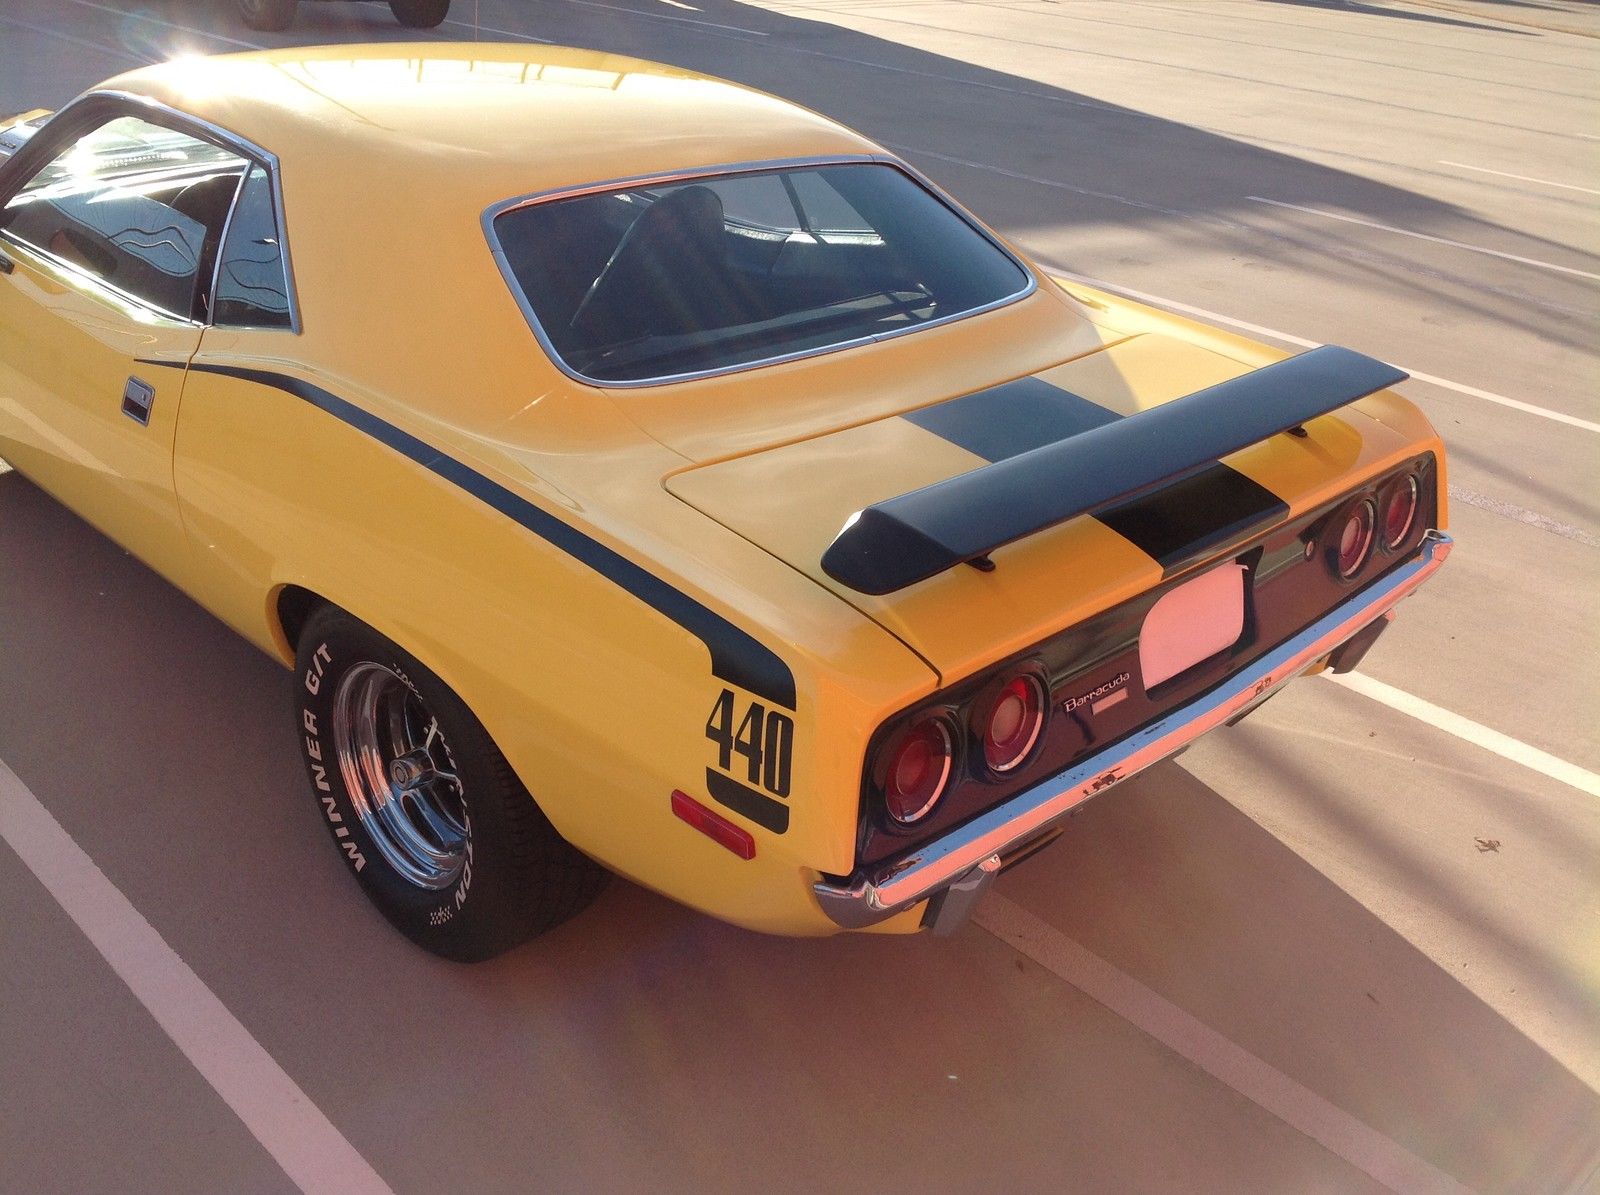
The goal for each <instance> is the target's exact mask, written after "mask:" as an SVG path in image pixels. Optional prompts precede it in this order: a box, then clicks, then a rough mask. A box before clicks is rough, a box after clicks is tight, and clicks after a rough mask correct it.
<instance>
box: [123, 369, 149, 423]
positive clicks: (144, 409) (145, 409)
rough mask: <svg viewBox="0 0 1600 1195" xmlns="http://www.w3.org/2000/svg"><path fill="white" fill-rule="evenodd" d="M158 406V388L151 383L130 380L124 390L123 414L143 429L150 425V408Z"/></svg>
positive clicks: (135, 379)
mask: <svg viewBox="0 0 1600 1195" xmlns="http://www.w3.org/2000/svg"><path fill="white" fill-rule="evenodd" d="M155 405H156V388H155V387H154V386H152V385H151V384H150V383H149V382H142V381H140V380H139V379H138V378H129V379H128V384H127V385H126V386H124V387H123V388H122V413H123V414H124V415H126V416H127V417H128V418H129V419H131V420H133V421H134V422H135V423H137V424H139V425H140V426H141V427H148V426H149V425H150V408H151V407H153V406H155Z"/></svg>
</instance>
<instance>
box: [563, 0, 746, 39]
mask: <svg viewBox="0 0 1600 1195" xmlns="http://www.w3.org/2000/svg"><path fill="white" fill-rule="evenodd" d="M567 3H568V4H576V5H578V6H579V7H581V8H603V9H606V10H608V11H610V12H625V13H627V14H628V15H629V16H630V17H645V18H647V19H648V20H651V21H676V22H677V23H678V24H680V25H703V26H705V27H706V28H707V29H727V30H729V31H730V32H733V33H746V34H749V35H750V36H751V37H766V36H767V35H766V34H765V33H763V32H761V30H759V29H746V28H744V26H742V25H721V24H718V23H717V22H716V21H702V20H699V19H698V18H696V17H674V16H669V15H668V14H666V13H664V12H640V11H639V10H638V9H637V8H625V7H623V6H622V5H620V4H598V3H596V2H595V0H567Z"/></svg>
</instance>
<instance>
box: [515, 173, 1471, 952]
mask: <svg viewBox="0 0 1600 1195" xmlns="http://www.w3.org/2000/svg"><path fill="white" fill-rule="evenodd" d="M913 200H914V202H915V204H920V205H921V206H920V208H918V211H919V212H920V214H919V215H918V217H917V225H916V227H915V229H908V228H907V226H906V223H905V221H904V217H903V215H902V214H903V213H905V212H906V211H908V210H910V209H911V206H912V201H913ZM790 211H792V212H793V218H792V220H791V218H790V216H789V215H788V213H789V212H790ZM824 211H826V213H827V216H826V218H823V216H822V215H821V213H822V212H824ZM486 224H487V227H488V229H489V231H490V234H491V235H490V243H491V246H492V247H493V248H494V250H495V251H496V255H497V258H498V260H499V263H500V266H501V270H502V272H503V274H504V275H505V277H506V279H507V282H508V283H509V284H510V286H511V289H512V290H513V293H515V294H517V295H518V297H519V299H521V301H522V302H523V306H524V314H525V315H526V316H527V318H528V320H529V323H530V325H531V327H532V329H533V331H534V333H535V334H536V335H537V336H538V337H539V339H540V341H541V343H542V344H543V345H544V347H545V349H546V351H547V352H549V353H550V355H551V357H552V359H553V360H555V361H556V363H557V364H558V365H559V366H560V367H561V368H562V369H563V370H564V371H565V372H566V373H567V374H568V375H569V376H570V378H571V379H572V380H573V381H574V382H576V383H578V384H579V385H580V386H582V387H584V388H589V389H590V390H591V392H593V390H594V389H599V390H603V391H609V395H608V397H609V398H610V400H611V402H613V403H614V404H615V406H616V407H617V409H619V410H621V411H624V412H626V414H627V416H628V418H629V419H630V421H632V422H633V423H634V424H635V425H636V426H638V427H639V428H640V429H641V430H642V431H643V432H644V433H645V434H647V435H648V436H650V437H651V438H652V439H654V440H656V441H657V442H659V443H660V444H661V445H663V446H665V447H666V448H668V449H670V450H671V451H673V452H674V453H676V454H677V455H678V457H679V458H681V459H682V460H683V461H684V464H683V465H682V467H680V468H677V469H675V470H673V471H671V472H670V473H668V474H667V475H666V476H665V477H664V478H662V479H661V485H662V486H663V487H664V488H665V490H666V492H667V493H668V494H670V495H672V496H673V497H675V498H676V499H678V500H679V501H681V502H682V503H683V504H685V505H686V506H687V507H689V508H692V509H693V510H694V511H697V512H699V513H700V514H701V515H704V516H706V517H707V518H709V519H711V520H713V521H715V522H716V523H718V524H720V525H721V526H722V527H723V528H725V529H727V530H729V531H732V532H734V533H735V534H737V535H738V536H739V537H741V538H742V539H744V540H745V541H747V542H748V543H749V544H751V545H753V546H754V547H756V548H758V549H760V550H761V551H763V552H765V553H767V554H769V555H770V556H771V557H774V558H776V560H777V561H779V562H781V563H783V564H786V565H788V566H789V567H790V568H792V569H793V570H794V571H795V572H796V573H798V574H800V575H802V576H804V577H806V578H809V579H810V580H811V581H813V582H815V584H816V585H818V586H820V587H822V588H823V589H825V590H827V591H829V592H830V593H831V594H832V595H833V596H834V597H836V598H837V599H839V600H840V601H842V602H844V603H847V604H848V605H849V606H850V607H853V608H854V609H855V610H856V611H858V612H859V614H860V615H862V616H863V617H865V618H866V619H868V620H870V621H871V622H872V623H874V624H876V626H877V628H878V629H880V630H882V631H885V632H887V633H888V634H889V635H891V636H893V637H894V639H896V640H898V641H899V642H900V643H901V644H903V645H904V646H905V647H906V648H907V649H909V650H910V652H912V653H913V654H914V655H915V657H917V658H918V659H920V660H921V661H922V662H923V663H924V664H925V665H926V667H927V669H928V673H929V677H930V681H929V683H925V684H922V685H920V686H918V687H916V688H914V689H908V690H907V691H906V692H905V694H904V698H903V700H901V701H899V702H891V703H888V704H886V705H880V707H879V708H880V709H881V710H882V714H881V716H880V717H878V718H877V719H875V720H874V722H873V723H872V724H870V725H869V726H868V727H867V728H865V729H858V728H857V727H858V725H859V723H853V724H852V725H851V726H850V727H848V729H847V728H846V727H843V726H829V725H824V724H821V723H820V722H818V723H817V724H815V725H807V724H804V719H802V720H801V723H800V724H797V725H796V726H795V727H794V728H793V730H792V734H793V742H794V744H795V747H794V749H795V752H796V755H797V758H801V757H803V756H806V755H808V754H810V755H815V756H816V757H817V758H818V759H819V760H822V759H824V757H825V759H826V760H827V761H828V766H827V767H826V768H823V767H821V766H819V767H818V768H816V769H808V771H811V772H812V774H814V775H821V774H824V773H825V774H826V775H827V776H828V778H829V780H830V784H832V783H840V782H843V783H848V784H850V785H852V786H853V788H854V790H855V791H854V792H853V793H851V794H849V795H850V796H852V797H853V798H854V801H853V803H854V808H855V817H854V819H853V823H852V824H849V825H842V826H838V827H834V828H832V829H830V830H829V832H828V833H829V836H830V837H832V836H834V835H841V836H845V837H846V839H847V842H848V846H847V847H845V849H841V850H836V851H833V852H831V854H832V855H833V856H834V861H832V862H830V863H828V864H826V865H824V866H822V867H813V868H812V869H810V871H809V874H803V875H802V877H801V879H802V881H803V882H805V883H808V884H809V885H810V889H811V890H810V892H809V893H808V894H807V895H808V899H810V900H814V902H815V903H814V904H812V905H811V914H810V918H807V917H806V916H803V915H801V914H800V913H799V912H797V913H796V915H795V918H794V921H795V929H796V931H797V932H814V931H815V929H816V928H817V924H816V921H815V918H816V914H817V910H818V908H819V907H820V912H821V914H822V915H823V921H822V925H824V926H827V925H831V926H833V927H835V928H843V929H865V928H869V927H873V926H879V925H883V926H885V928H890V926H889V924H888V923H891V922H892V928H896V929H903V928H907V926H908V924H911V922H910V915H911V914H912V913H913V911H914V910H916V909H917V908H918V907H919V906H925V907H924V909H923V912H922V914H921V924H923V925H926V926H932V927H934V928H937V929H947V928H950V927H952V926H953V925H956V924H959V923H960V921H961V919H962V917H963V916H964V915H965V913H966V911H967V910H968V909H969V908H970V906H971V901H972V900H973V898H975V897H976V895H977V894H979V893H980V892H981V891H982V890H983V888H984V887H986V886H987V884H988V883H989V882H990V881H991V880H992V878H993V877H994V876H995V875H996V874H998V872H999V871H1000V870H1002V869H1003V868H1004V867H1006V866H1008V865H1010V864H1012V863H1014V862H1016V861H1018V860H1019V859H1021V858H1023V857H1026V856H1027V855H1028V854H1030V853H1031V852H1032V851H1034V850H1036V849H1038V848H1039V847H1040V846H1042V845H1044V843H1045V842H1047V841H1048V840H1049V838H1050V836H1051V835H1053V834H1055V833H1057V832H1058V831H1059V829H1060V823H1061V821H1062V820H1063V819H1064V818H1065V817H1066V816H1067V815H1068V814H1069V813H1070V812H1071V810H1072V809H1073V808H1074V807H1076V806H1077V805H1078V804H1080V803H1081V802H1082V801H1083V800H1086V799H1087V798H1088V797H1090V796H1092V795H1095V794H1097V793H1099V792H1102V791H1104V790H1105V789H1106V788H1108V787H1110V786H1112V785H1114V784H1115V783H1117V782H1118V781H1120V780H1122V779H1125V778H1127V777H1128V776H1130V775H1132V774H1134V773H1135V772H1137V771H1139V770H1141V769H1143V768H1145V767H1148V766H1150V765H1151V764H1153V763H1155V762H1157V761H1158V760H1160V759H1163V758H1166V757H1168V756H1170V755H1172V754H1174V753H1176V752H1178V751H1180V750H1182V749H1183V747H1185V746H1186V745H1187V744H1188V743H1190V742H1192V741H1193V740H1194V739H1195V738H1196V737H1198V736H1199V735H1200V734H1203V733H1205V732H1206V731H1207V730H1210V729H1213V728H1215V727H1217V726H1221V725H1224V724H1226V723H1227V722H1229V721H1232V720H1234V719H1236V718H1238V717H1241V716H1243V715H1244V714H1245V713H1247V712H1249V710H1250V709H1252V708H1254V706H1255V705H1257V704H1259V703H1260V702H1261V701H1262V700H1265V699H1266V698H1267V697H1268V696H1270V695H1271V694H1272V693H1273V692H1275V691H1276V690H1277V689H1278V688H1279V687H1280V686H1281V685H1282V684H1284V683H1285V682H1286V681H1288V680H1289V679H1292V678H1293V677H1295V676H1298V675H1300V674H1302V673H1304V672H1307V671H1310V670H1314V669H1317V668H1321V667H1326V666H1332V667H1338V668H1348V667H1352V666H1353V665H1354V663H1355V661H1356V660H1357V659H1358V658H1359V656H1360V654H1361V652H1363V651H1364V650H1365V648H1366V647H1367V646H1369V645H1370V643H1371V640H1372V639H1373V638H1374V637H1375V635H1376V634H1377V632H1378V631H1379V630H1381V628H1382V626H1383V625H1384V622H1385V620H1386V619H1387V617H1388V616H1389V615H1390V613H1391V612H1392V610H1393V608H1394V607H1395V605H1396V604H1397V603H1398V602H1399V601H1400V600H1401V599H1403V598H1404V597H1405V596H1406V595H1407V594H1409V593H1410V592H1412V591H1413V590H1414V589H1415V588H1416V587H1417V586H1418V585H1420V584H1421V583H1422V582H1423V581H1424V580H1425V579H1426V578H1427V577H1428V576H1429V575H1430V574H1431V573H1432V572H1433V571H1434V570H1435V569H1437V568H1438V567H1439V565H1440V564H1441V563H1442V561H1443V560H1444V558H1445V556H1446V554H1447V553H1448V550H1449V541H1448V539H1447V537H1445V536H1444V535H1443V534H1442V532H1440V530H1439V528H1440V527H1442V525H1443V516H1444V511H1443V502H1442V495H1443V493H1444V486H1443V448H1442V445H1441V444H1440V443H1439V441H1438V439H1437V437H1436V435H1435V434H1434V433H1433V430H1432V429H1431V428H1430V427H1429V426H1428V425H1427V422H1426V420H1424V419H1423V418H1422V417H1421V415H1420V414H1419V413H1418V412H1417V411H1416V410H1415V408H1413V407H1411V406H1410V404H1408V403H1406V402H1405V401H1404V400H1403V399H1400V398H1399V397H1398V396H1396V395H1394V394H1393V393H1392V391H1391V390H1390V389H1389V388H1390V387H1391V386H1392V385H1393V384H1395V383H1396V382H1398V381H1400V380H1402V379H1403V378H1404V374H1403V373H1401V372H1400V371H1398V370H1395V369H1393V368H1392V367H1389V366H1386V365H1384V364H1383V363H1381V362H1377V361H1373V360H1371V359H1370V358H1365V357H1362V356H1360V355H1359V354H1356V353H1351V352H1349V351H1347V350H1341V349H1334V348H1327V349H1322V350H1317V351H1316V352H1314V353H1312V354H1307V355H1305V356H1303V357H1301V358H1297V359H1290V360H1282V359H1281V354H1277V353H1274V352H1272V351H1271V350H1268V349H1265V348H1263V347H1262V346H1259V345H1252V344H1249V343H1248V342H1244V341H1241V340H1238V339H1237V338H1232V337H1228V336H1226V335H1223V334H1219V333H1216V332H1215V331H1214V330H1209V329H1204V328H1202V327H1199V326H1197V325H1191V324H1187V323H1186V322H1185V321H1181V320H1177V319H1174V318H1171V317H1166V316H1164V315H1161V314H1160V313H1156V312H1152V311H1150V310H1148V309H1144V308H1139V307H1137V306H1134V305H1129V304H1120V303H1118V302H1116V301H1114V300H1111V299H1109V298H1108V297H1106V296H1099V295H1093V294H1086V293H1085V294H1078V295H1070V294H1068V293H1065V292H1064V291H1062V290H1061V289H1059V288H1058V287H1057V286H1056V284H1055V283H1053V282H1052V281H1050V280H1049V279H1046V278H1042V277H1041V276H1040V275H1039V274H1038V273H1037V272H1036V271H1034V270H1032V269H1031V268H1030V267H1028V266H1027V265H1026V264H1025V263H1024V262H1023V261H1022V260H1021V259H1020V258H1019V257H1018V256H1016V255H1015V254H1013V253H1012V252H1011V251H1010V250H1009V249H1008V248H1007V247H1005V246H1004V245H1003V244H1001V243H1000V242H999V241H998V239H997V238H994V237H993V236H992V234H990V233H989V232H987V231H986V230H983V229H981V228H980V227H979V226H977V225H976V224H975V223H973V222H971V221H970V218H969V217H967V216H966V215H965V213H962V212H960V211H959V209H956V208H954V206H953V205H950V204H949V203H948V201H947V200H945V199H943V198H942V197H939V196H937V194H936V193H934V192H932V191H931V190H928V189H925V187H924V185H923V183H922V182H921V180H918V179H916V178H915V176H914V175H912V174H911V173H910V172H909V171H905V170H902V169H901V168H900V167H898V166H897V165H894V164H890V163H885V162H883V161H881V160H877V159H872V160H868V159H861V158H855V159H852V158H848V157H841V158H838V159H828V160H818V161H815V162H806V163H800V164H773V163H752V164H751V165H750V166H748V167H741V168H737V169H735V170H729V169H728V168H718V169H717V170H708V171H704V172H692V173H689V174H684V175H673V176H670V177H663V178H651V179H644V180H636V181H634V182H631V183H619V184H616V185H614V186H612V187H600V188H595V187H588V188H580V189H577V190H575V191H573V192H571V193H555V194H541V195H536V196H532V197H528V198H525V199H521V200H515V201H509V202H508V203H506V204H503V205H500V206H499V207H497V208H496V209H493V210H491V212H490V213H489V214H488V216H487V217H486ZM569 244H583V245H588V246H590V247H591V249H592V250H593V253H592V256H593V261H592V262H584V263H580V264H581V268H577V267H576V266H573V261H572V255H571V254H566V255H565V256H562V255H555V254H552V253H551V252H550V251H549V250H548V248H546V247H548V246H559V245H569ZM951 245H956V246H958V249H959V251H957V250H956V249H953V248H949V246H951ZM950 262H954V263H956V264H955V266H953V267H951V268H950V270H949V271H948V272H942V269H943V266H944V264H945V263H950ZM568 274H570V275H571V277H570V278H568V277H567V275H568ZM795 296H799V297H795ZM797 646H798V645H797ZM804 646H805V648H806V649H807V653H808V655H809V656H810V657H811V658H812V659H814V660H821V659H825V658H826V656H827V650H828V645H826V644H806V645H804ZM840 650H841V652H842V650H843V648H842V645H841V647H840ZM841 659H842V657H841ZM847 673H848V669H846V668H844V667H843V666H841V671H840V678H841V683H842V681H843V679H846V678H847ZM804 705H805V701H804V695H802V707H804ZM707 733H708V737H713V738H714V737H715V736H714V735H713V734H712V728H711V726H710V725H709V724H708V731H707ZM857 734H859V735H860V736H861V737H859V738H856V737H854V736H856V735H857ZM729 737H730V741H733V742H736V740H735V739H734V738H733V728H732V727H730V728H729ZM724 754H725V755H727V754H728V753H727V752H725V753H724ZM730 762H732V763H736V762H737V761H735V760H732V759H731V756H729V758H728V759H726V760H724V763H730ZM720 770H721V771H725V770H726V768H723V769H720ZM852 772H853V775H851V773H852ZM718 773H719V769H718V768H710V769H708V770H707V774H708V778H717V774H718ZM800 775H801V771H800V770H799V769H798V768H797V772H796V776H797V777H798V776H800ZM720 780H726V777H720ZM720 780H719V783H720ZM754 783H755V781H754V780H752V784H754ZM722 787H726V785H725V784H724V785H722ZM730 791H731V790H730ZM690 795H692V796H694V797H695V798H697V799H698V797H699V796H700V795H701V794H700V793H699V792H698V790H697V791H696V792H695V793H693V794H690ZM758 795H759V794H758ZM844 795H845V794H837V793H829V794H828V802H827V804H828V805H829V806H831V807H832V808H833V809H839V808H840V807H841V804H842V803H841V802H840V801H839V799H838V798H839V797H841V796H844ZM705 796H706V798H707V803H706V805H705V807H706V808H710V807H711V806H719V812H720V815H721V816H724V817H726V816H728V814H729V812H731V813H732V814H734V815H736V816H735V817H734V819H733V820H734V821H735V823H736V824H742V823H740V822H739V818H740V817H747V815H748V812H749V810H748V808H741V807H740V804H739V803H738V802H735V801H731V800H724V799H723V798H721V797H719V796H718V785H715V784H710V783H709V779H708V791H707V792H706V794H705ZM766 804H776V805H779V806H781V813H782V816H783V820H784V822H785V824H788V823H789V813H790V810H791V809H792V810H793V815H794V824H795V825H797V826H798V825H802V824H806V823H808V822H809V821H810V820H811V814H812V813H813V812H814V811H815V810H816V809H817V808H819V807H820V806H821V805H822V802H821V801H820V800H819V799H818V798H817V797H816V796H815V795H813V794H808V793H807V792H806V791H804V786H803V785H802V784H801V783H800V782H799V781H798V780H797V782H796V784H795V786H794V788H793V790H792V791H788V789H787V786H785V791H784V792H783V793H781V794H780V795H779V796H777V797H776V798H768V799H767V800H766ZM762 807H763V808H764V807H765V806H764V805H763V806H762ZM756 839H757V842H758V843H759V834H758V835H757V836H756ZM840 856H843V857H844V858H846V859H848V861H849V863H848V866H847V867H845V868H839V867H838V865H837V860H838V859H839V857H840ZM762 857H764V856H762ZM805 871H806V869H804V868H802V872H803V873H805ZM674 895H678V896H679V897H680V899H689V900H690V902H691V903H693V897H692V895H688V896H686V895H684V894H682V893H678V892H674ZM722 915H725V916H731V917H732V919H734V920H738V919H739V917H738V915H737V913H736V912H733V913H729V912H723V913H722Z"/></svg>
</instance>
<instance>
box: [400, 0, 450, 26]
mask: <svg viewBox="0 0 1600 1195" xmlns="http://www.w3.org/2000/svg"><path fill="white" fill-rule="evenodd" d="M389 11H390V12H392V13H394V19H395V20H397V21H399V22H400V23H401V24H402V25H404V26H405V27H406V28H407V29H434V28H437V27H438V26H439V25H441V24H443V23H444V18H445V16H446V15H447V14H448V13H449V12H450V0H389Z"/></svg>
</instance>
